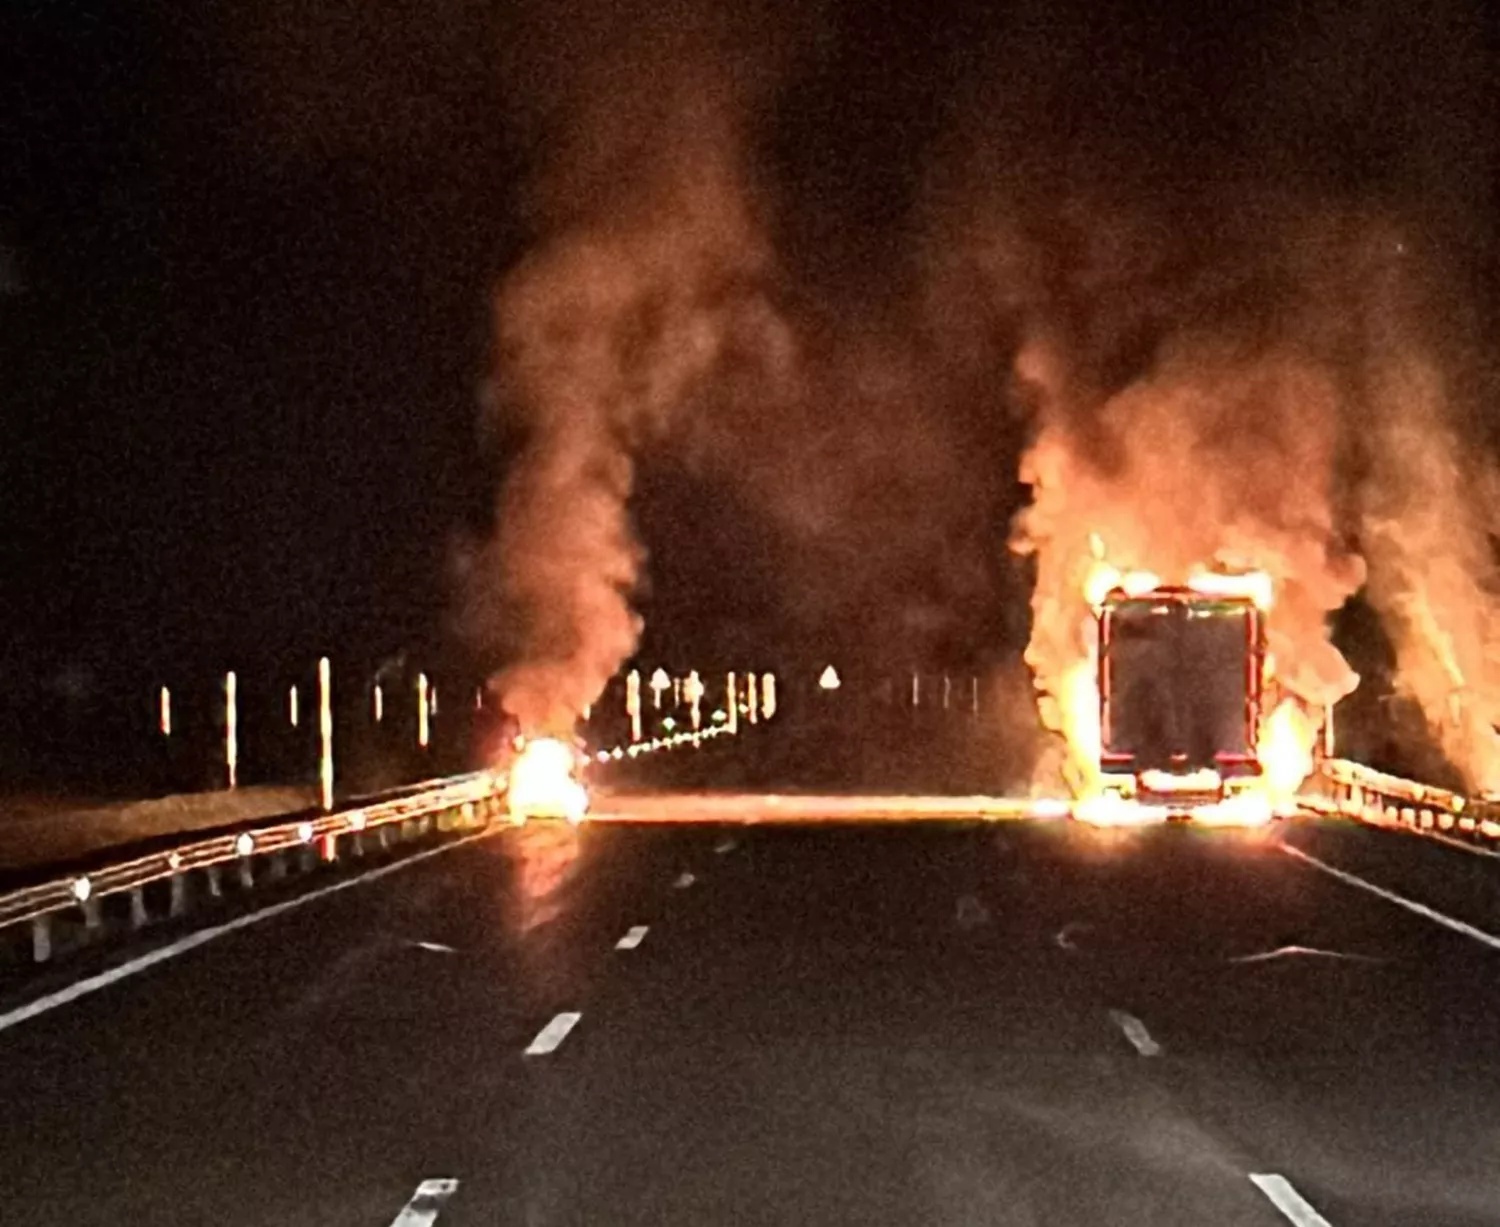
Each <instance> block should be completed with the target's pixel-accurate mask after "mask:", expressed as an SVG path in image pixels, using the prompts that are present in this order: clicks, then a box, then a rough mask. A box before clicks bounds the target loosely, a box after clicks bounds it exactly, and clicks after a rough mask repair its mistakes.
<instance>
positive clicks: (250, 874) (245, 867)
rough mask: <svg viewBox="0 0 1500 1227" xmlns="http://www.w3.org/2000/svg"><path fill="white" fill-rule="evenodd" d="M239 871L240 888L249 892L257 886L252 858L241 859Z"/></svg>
mask: <svg viewBox="0 0 1500 1227" xmlns="http://www.w3.org/2000/svg"><path fill="white" fill-rule="evenodd" d="M239 870H240V886H241V887H243V888H244V889H245V890H249V889H250V888H251V887H253V886H254V885H255V871H254V870H253V869H252V868H251V867H250V858H249V857H248V856H242V857H240V862H239Z"/></svg>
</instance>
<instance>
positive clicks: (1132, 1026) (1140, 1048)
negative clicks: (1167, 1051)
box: [1109, 1010, 1161, 1057]
mask: <svg viewBox="0 0 1500 1227" xmlns="http://www.w3.org/2000/svg"><path fill="white" fill-rule="evenodd" d="M1109 1018H1110V1021H1111V1022H1113V1023H1114V1024H1115V1026H1117V1027H1119V1028H1120V1030H1121V1031H1123V1032H1124V1033H1125V1038H1126V1039H1127V1040H1129V1041H1130V1043H1131V1046H1132V1047H1133V1048H1134V1049H1135V1050H1136V1051H1137V1052H1138V1053H1140V1054H1141V1056H1143V1057H1159V1056H1161V1045H1160V1044H1158V1043H1157V1042H1156V1041H1155V1040H1154V1039H1152V1038H1151V1032H1149V1031H1147V1030H1146V1024H1145V1023H1143V1022H1142V1021H1141V1020H1140V1019H1139V1018H1137V1017H1136V1016H1135V1015H1134V1014H1127V1013H1125V1011H1124V1010H1111V1011H1110V1012H1109Z"/></svg>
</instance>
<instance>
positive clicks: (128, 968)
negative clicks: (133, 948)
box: [0, 826, 506, 1031]
mask: <svg viewBox="0 0 1500 1227" xmlns="http://www.w3.org/2000/svg"><path fill="white" fill-rule="evenodd" d="M505 829H506V828H504V827H498V826H497V827H494V828H492V829H491V830H488V831H480V832H478V833H477V834H475V835H465V836H464V837H463V838H462V839H455V840H454V841H453V842H452V843H448V844H442V845H440V846H438V847H436V848H428V849H426V850H424V851H422V852H416V853H413V854H412V855H411V856H408V857H403V858H402V859H401V860H399V861H393V862H392V863H391V864H389V865H381V866H380V867H379V868H377V869H371V870H370V871H369V872H368V873H362V874H360V875H359V876H358V877H354V878H345V879H344V880H343V881H341V882H333V883H330V884H329V885H328V886H320V887H319V888H318V889H317V890H311V891H308V892H307V893H306V894H305V895H298V896H297V897H296V898H295V899H284V900H282V902H280V903H273V904H271V905H270V906H268V907H263V908H261V909H260V910H259V911H255V912H247V913H246V914H245V915H243V916H236V917H235V918H234V919H233V920H226V921H225V922H224V923H223V924H218V925H213V926H211V927H209V928H207V929H198V930H197V931H196V932H193V933H189V934H188V935H187V936H186V937H180V938H178V939H177V940H176V941H175V942H169V943H167V944H166V945H165V946H158V947H157V948H156V949H155V950H148V951H147V952H146V953H145V954H142V955H140V956H138V957H136V958H133V959H129V960H127V961H126V962H124V963H121V964H119V965H118V966H115V967H111V968H109V970H107V971H101V972H99V973H98V974H97V975H92V976H85V977H84V978H83V979H82V980H75V981H74V982H73V983H72V984H69V985H68V986H67V987H66V988H60V989H58V990H57V991H56V992H55V993H47V994H46V995H45V996H41V997H37V998H36V999H35V1000H32V1001H28V1002H27V1003H26V1004H25V1005H19V1006H17V1007H16V1008H15V1009H13V1010H7V1011H6V1012H5V1013H3V1014H0V1031H7V1030H9V1029H10V1028H11V1027H14V1026H16V1025H18V1024H19V1023H23V1022H26V1021H27V1020H28V1019H32V1018H36V1017H37V1016H38V1015H40V1014H45V1013H47V1011H49V1010H55V1009H56V1008H57V1007H58V1006H60V1005H67V1004H68V1003H69V1002H71V1001H77V1000H78V999H79V998H80V997H87V996H88V995H89V994H90V993H97V992H98V991H99V990H100V989H101V988H108V987H109V986H110V985H111V984H114V983H117V982H118V981H120V980H125V979H128V978H129V977H131V976H133V975H136V974H137V973H138V972H142V971H145V970H146V969H147V968H148V967H155V966H156V965H157V964H158V963H165V962H166V961H167V960H168V959H171V958H176V957H177V955H179V954H186V953H187V952H188V951H189V950H196V949H197V948H198V947H199V946H203V945H206V944H207V943H209V942H211V941H213V940H214V939H215V938H216V937H223V936H224V934H226V933H233V932H235V931H236V930H237V929H248V928H249V927H250V926H251V925H254V924H259V923H260V922H261V921H263V920H270V919H271V918H272V917H273V916H280V915H282V914H284V913H286V912H290V911H291V910H292V909H293V908H299V907H301V906H302V905H303V904H305V903H311V902H313V901H314V900H315V899H322V898H325V897H326V896H328V895H332V894H337V893H338V892H339V891H341V890H348V889H349V888H350V887H351V886H359V885H360V884H361V883H363V882H373V881H374V880H375V879H376V878H383V877H385V875H386V874H388V873H395V872H396V871H397V870H398V869H405V868H406V867H407V866H408V865H415V864H416V863H417V862H418V861H425V860H427V858H428V857H432V856H437V855H438V853H440V852H448V851H451V850H452V849H454V848H458V847H461V846H462V845H464V844H468V843H473V842H474V841H475V840H476V839H488V838H489V837H490V836H491V835H496V834H498V833H499V832H500V831H502V830H505Z"/></svg>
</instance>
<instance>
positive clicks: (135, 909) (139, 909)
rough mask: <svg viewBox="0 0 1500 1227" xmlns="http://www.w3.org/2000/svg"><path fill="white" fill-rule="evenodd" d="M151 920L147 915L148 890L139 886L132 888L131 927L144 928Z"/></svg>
mask: <svg viewBox="0 0 1500 1227" xmlns="http://www.w3.org/2000/svg"><path fill="white" fill-rule="evenodd" d="M150 921H151V917H149V916H147V915H146V892H145V891H144V890H143V889H142V888H141V887H139V886H134V887H132V888H131V890H130V927H131V928H132V929H144V928H145V927H146V925H147V924H149V923H150Z"/></svg>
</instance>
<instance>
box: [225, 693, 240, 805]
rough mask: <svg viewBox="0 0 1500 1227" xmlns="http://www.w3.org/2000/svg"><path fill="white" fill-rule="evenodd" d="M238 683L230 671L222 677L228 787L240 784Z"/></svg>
mask: <svg viewBox="0 0 1500 1227" xmlns="http://www.w3.org/2000/svg"><path fill="white" fill-rule="evenodd" d="M239 722H240V713H239V681H238V679H237V678H236V677H235V676H234V670H233V669H231V670H230V671H229V672H228V673H226V674H225V675H224V768H225V773H226V775H227V776H228V780H229V787H230V788H237V787H239V782H240V730H239Z"/></svg>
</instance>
